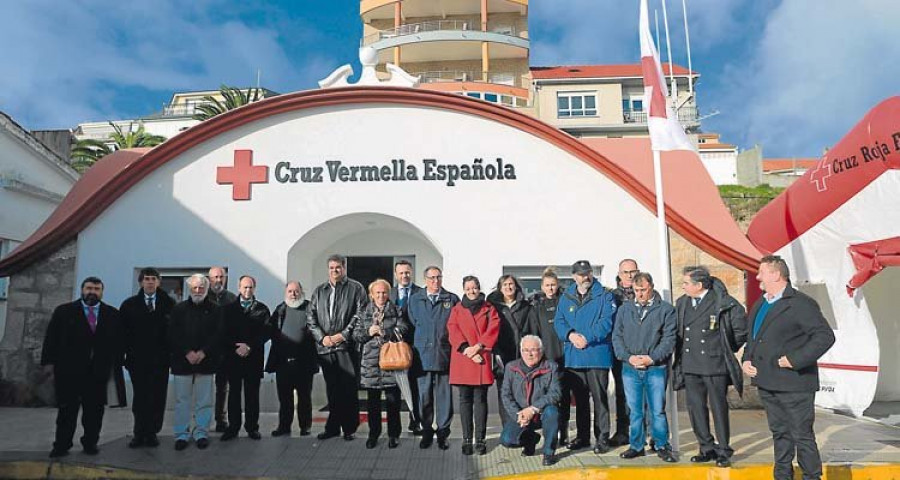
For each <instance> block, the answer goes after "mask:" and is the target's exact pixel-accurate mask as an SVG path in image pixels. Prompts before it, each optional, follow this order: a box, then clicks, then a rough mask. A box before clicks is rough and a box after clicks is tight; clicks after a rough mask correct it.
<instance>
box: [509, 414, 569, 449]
mask: <svg viewBox="0 0 900 480" xmlns="http://www.w3.org/2000/svg"><path fill="white" fill-rule="evenodd" d="M516 413H517V412H509V414H510V416H511V417H512V420H510V421H509V422H507V423H506V424H505V425H503V434H502V435H501V436H500V442H501V443H502V444H503V446H505V447H519V446H521V445H522V435H523V434H525V433H526V432H527V435H529V436H531V435H534V432H535V430H537V429H539V428H543V429H544V455H552V454H553V452H554V451H555V450H556V440H557V437H558V436H559V409H558V408H557V407H556V405H549V406H547V407H544V410H543V411H541V417H540V419H538V420H532V421H531V423H529V424H528V425H527V426H525V428H522V427H520V426H519V423H518V422H516V419H515V414H516Z"/></svg>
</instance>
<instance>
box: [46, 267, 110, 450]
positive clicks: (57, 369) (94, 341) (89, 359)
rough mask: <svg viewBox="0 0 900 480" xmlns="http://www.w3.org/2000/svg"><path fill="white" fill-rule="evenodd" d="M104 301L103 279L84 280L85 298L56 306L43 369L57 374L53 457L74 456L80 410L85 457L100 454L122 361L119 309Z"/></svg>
mask: <svg viewBox="0 0 900 480" xmlns="http://www.w3.org/2000/svg"><path fill="white" fill-rule="evenodd" d="M102 298H103V282H102V281H101V280H100V279H99V278H97V277H88V278H86V279H84V281H83V282H81V298H80V299H78V300H75V301H74V302H71V303H64V304H62V305H60V306H58V307H56V309H55V310H54V311H53V316H52V317H51V318H50V324H49V325H48V326H47V333H46V336H45V337H44V347H43V350H42V351H41V365H44V366H45V368H47V369H50V368H52V370H53V386H54V388H55V391H56V403H57V407H58V411H57V414H56V440H55V441H54V442H53V450H52V451H51V452H50V457H54V458H55V457H62V456H64V455H68V453H69V449H70V448H72V437H73V436H74V435H75V424H76V421H77V420H78V410H79V409H81V425H82V427H84V435H83V436H82V437H81V445H82V447H83V448H84V453H86V454H88V455H96V454H97V453H99V449H98V448H97V442H98V440H99V439H100V428H101V427H102V425H103V409H104V406H105V405H106V389H107V383H108V382H109V379H110V376H111V374H112V370H113V367H114V366H115V367H118V368H121V366H120V365H121V360H122V358H121V357H122V354H121V352H122V330H121V324H120V322H119V311H118V310H116V309H115V308H114V307H111V306H109V305H107V304H105V303H103V302H101V301H100V300H101V299H102Z"/></svg>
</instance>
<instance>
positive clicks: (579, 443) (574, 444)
mask: <svg viewBox="0 0 900 480" xmlns="http://www.w3.org/2000/svg"><path fill="white" fill-rule="evenodd" d="M590 445H591V443H590V442H588V441H587V440H585V439H583V438H578V437H576V438H575V440H572V441H571V442H569V444H568V445H566V448H568V449H569V450H581V449H582V448H584V447H589V446H590Z"/></svg>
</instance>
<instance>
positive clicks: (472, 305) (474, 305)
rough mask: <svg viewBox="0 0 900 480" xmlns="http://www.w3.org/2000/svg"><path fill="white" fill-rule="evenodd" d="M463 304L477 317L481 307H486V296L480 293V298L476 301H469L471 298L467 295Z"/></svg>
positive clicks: (464, 296)
mask: <svg viewBox="0 0 900 480" xmlns="http://www.w3.org/2000/svg"><path fill="white" fill-rule="evenodd" d="M461 303H462V306H463V307H465V308H467V309H468V310H469V311H470V312H472V315H475V314H476V313H478V311H479V310H481V306H482V305H484V294H483V293H479V294H478V297H477V298H476V299H475V300H469V297H468V296H467V295H463V298H462V300H461Z"/></svg>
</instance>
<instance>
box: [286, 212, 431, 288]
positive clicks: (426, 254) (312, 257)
mask: <svg viewBox="0 0 900 480" xmlns="http://www.w3.org/2000/svg"><path fill="white" fill-rule="evenodd" d="M333 253H339V254H341V255H344V256H346V257H348V272H347V274H348V275H349V276H350V277H351V278H354V279H356V280H359V281H361V282H363V283H364V285H365V284H366V282H368V281H371V280H373V279H374V278H376V277H384V278H385V280H388V281H389V282H392V283H393V272H392V268H393V264H394V262H395V261H396V260H398V259H400V258H405V259H407V260H409V261H410V262H411V263H412V264H413V269H414V272H415V279H416V281H417V283H419V284H421V283H422V282H421V278H420V277H421V271H422V269H424V268H425V267H426V266H428V265H438V266H442V265H443V255H442V254H441V251H440V249H439V248H438V247H437V246H436V245H435V243H434V242H433V241H432V240H431V239H430V238H429V237H428V236H427V235H425V233H423V232H422V231H421V230H420V229H419V228H418V227H416V226H415V225H413V224H412V223H409V222H408V221H406V220H403V219H401V218H397V217H394V216H390V215H384V214H380V213H373V212H362V213H352V214H348V215H342V216H339V217H336V218H333V219H331V220H328V221H326V222H323V223H321V224H319V225H317V226H315V227H313V228H312V229H310V230H309V231H308V232H307V233H306V234H304V235H303V236H302V237H301V238H300V239H299V240H297V243H295V244H294V245H293V247H291V249H290V251H289V252H288V258H287V276H286V278H289V279H293V278H299V279H300V282H301V283H302V284H303V285H304V287H305V288H304V289H305V290H306V291H307V292H311V291H312V289H313V288H315V285H318V284H319V283H321V282H323V281H324V280H325V278H326V272H327V262H326V259H327V258H328V256H329V255H331V254H333Z"/></svg>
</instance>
